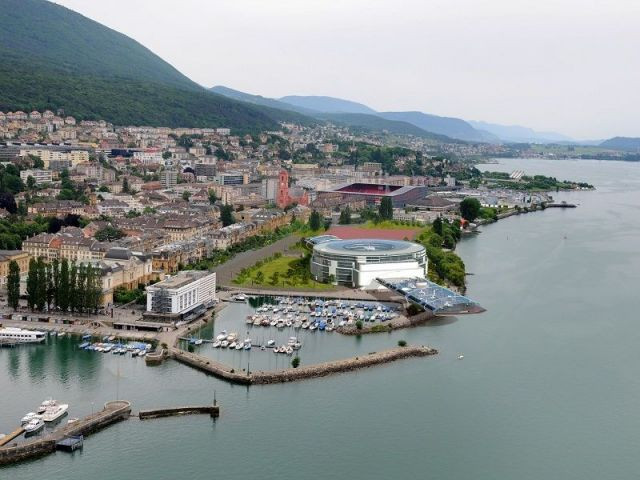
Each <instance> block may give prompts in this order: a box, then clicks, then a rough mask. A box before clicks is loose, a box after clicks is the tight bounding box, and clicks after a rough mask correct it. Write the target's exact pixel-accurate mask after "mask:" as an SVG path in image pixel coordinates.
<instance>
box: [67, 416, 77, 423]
mask: <svg viewBox="0 0 640 480" xmlns="http://www.w3.org/2000/svg"><path fill="white" fill-rule="evenodd" d="M78 421H80V419H79V418H78V417H73V418H70V419H69V420H67V424H68V425H69V424H71V423H76V422H78Z"/></svg>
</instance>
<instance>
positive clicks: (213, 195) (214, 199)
mask: <svg viewBox="0 0 640 480" xmlns="http://www.w3.org/2000/svg"><path fill="white" fill-rule="evenodd" d="M217 201H218V196H217V195H216V191H215V190H209V203H210V204H211V205H214V204H215V203H216V202H217Z"/></svg>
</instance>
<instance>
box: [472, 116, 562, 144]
mask: <svg viewBox="0 0 640 480" xmlns="http://www.w3.org/2000/svg"><path fill="white" fill-rule="evenodd" d="M469 123H470V124H471V125H472V126H473V127H474V128H476V129H477V130H483V131H486V132H489V133H491V134H493V135H495V136H496V137H498V138H500V139H502V140H504V141H505V142H513V143H552V142H573V141H574V140H573V139H572V138H570V137H568V136H566V135H562V134H561V133H556V132H536V131H535V130H533V129H531V128H528V127H521V126H520V125H499V124H496V123H488V122H481V121H473V120H469Z"/></svg>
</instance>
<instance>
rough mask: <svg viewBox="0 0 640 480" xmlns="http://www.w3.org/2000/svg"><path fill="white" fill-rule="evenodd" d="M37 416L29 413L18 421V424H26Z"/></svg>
mask: <svg viewBox="0 0 640 480" xmlns="http://www.w3.org/2000/svg"><path fill="white" fill-rule="evenodd" d="M37 416H38V414H37V413H36V412H29V413H27V414H26V415H25V416H24V417H22V420H20V423H21V424H22V425H24V424H27V423H29V422H30V421H31V420H34V419H35V418H36V417H37Z"/></svg>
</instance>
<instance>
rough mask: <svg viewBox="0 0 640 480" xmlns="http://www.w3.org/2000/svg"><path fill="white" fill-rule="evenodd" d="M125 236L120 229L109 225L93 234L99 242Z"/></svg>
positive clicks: (111, 240)
mask: <svg viewBox="0 0 640 480" xmlns="http://www.w3.org/2000/svg"><path fill="white" fill-rule="evenodd" d="M124 236H125V233H124V232H123V231H122V230H119V229H117V228H114V227H112V226H110V225H107V226H106V227H104V228H102V229H100V230H98V231H97V232H96V234H95V237H96V240H98V241H99V242H113V241H114V240H119V239H121V238H122V237H124Z"/></svg>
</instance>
